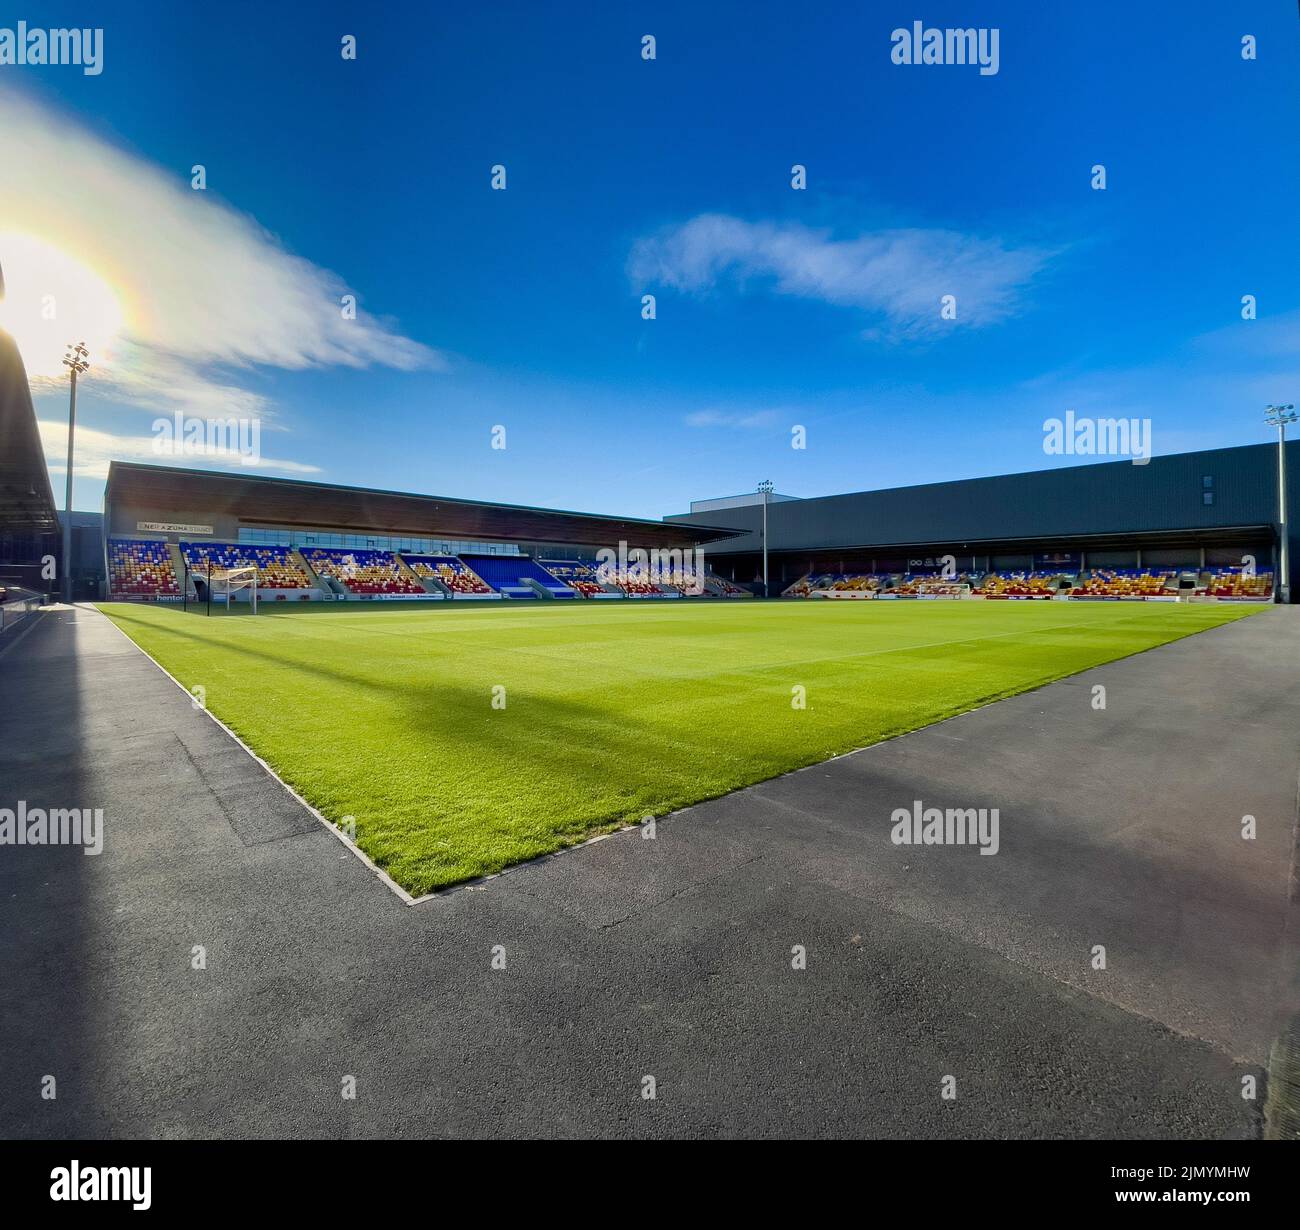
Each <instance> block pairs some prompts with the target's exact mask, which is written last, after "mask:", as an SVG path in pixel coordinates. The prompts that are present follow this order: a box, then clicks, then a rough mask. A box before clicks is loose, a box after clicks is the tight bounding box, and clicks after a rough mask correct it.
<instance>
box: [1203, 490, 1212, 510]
mask: <svg viewBox="0 0 1300 1230" xmlns="http://www.w3.org/2000/svg"><path fill="white" fill-rule="evenodd" d="M1201 503H1202V504H1204V505H1206V507H1209V505H1211V504H1213V503H1214V492H1213V491H1202V492H1201Z"/></svg>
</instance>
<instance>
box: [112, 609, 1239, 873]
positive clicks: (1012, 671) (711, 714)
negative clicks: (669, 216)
mask: <svg viewBox="0 0 1300 1230" xmlns="http://www.w3.org/2000/svg"><path fill="white" fill-rule="evenodd" d="M101 609H102V610H103V611H104V612H105V613H106V614H107V615H109V616H110V617H111V618H112V619H113V620H114V622H115V623H116V624H117V625H118V627H120V628H121V629H122V630H123V631H124V632H125V633H126V634H127V635H128V636H129V637H131V639H132V640H134V641H135V642H136V644H138V645H139V646H140V647H141V648H142V649H144V650H145V651H146V652H147V653H149V654H150V655H151V656H152V657H153V658H154V659H155V660H156V661H157V662H158V663H160V664H161V665H162V666H163V667H164V668H165V669H166V670H167V671H169V672H170V673H171V674H172V675H174V676H175V677H176V678H177V679H178V680H179V681H180V682H181V683H182V684H184V685H185V687H186V688H189V689H195V688H202V689H203V691H202V696H203V699H204V702H205V703H206V705H207V707H208V708H209V709H210V710H211V712H212V713H214V714H215V715H216V716H217V717H219V718H220V719H221V720H222V721H223V722H225V723H226V724H227V725H228V726H229V727H230V728H231V729H232V730H234V731H235V732H236V733H237V734H238V735H239V736H240V737H241V738H242V739H243V740H244V741H245V742H246V743H248V744H249V746H251V747H252V748H253V749H254V751H256V752H257V753H258V754H259V755H261V756H262V757H263V758H264V759H265V760H266V761H267V762H268V763H269V764H270V765H271V766H272V767H273V768H274V769H275V770H276V772H277V773H279V774H280V776H281V777H282V778H283V779H284V780H285V781H286V782H288V783H289V784H290V785H291V786H292V787H293V788H294V789H295V790H297V791H298V792H299V793H300V794H301V795H302V796H303V797H304V798H306V799H307V800H308V802H310V803H311V804H313V805H314V806H315V807H317V808H318V809H319V810H320V811H321V812H322V813H323V814H324V815H325V816H326V817H327V818H328V819H330V820H331V821H333V822H335V823H341V822H344V821H345V818H346V817H352V818H353V822H354V824H355V833H356V841H357V844H358V845H359V846H360V847H361V849H362V850H363V851H364V852H365V853H366V854H367V855H368V856H369V857H370V858H371V859H373V860H374V861H375V863H376V864H378V865H379V866H380V867H382V868H383V869H384V870H385V871H386V872H387V873H388V874H389V875H391V876H392V877H393V879H394V880H396V881H397V882H398V883H399V884H401V885H402V886H403V887H404V888H405V889H407V891H409V892H410V893H412V894H415V895H419V894H421V893H425V892H429V891H431V890H433V889H436V888H441V887H445V886H447V885H451V884H455V883H457V882H460V881H464V880H468V879H473V878H475V877H477V876H482V875H486V874H489V873H491V872H495V871H499V870H501V869H502V868H504V867H507V866H509V865H510V864H512V863H518V862H521V861H523V860H526V859H530V858H534V857H536V856H538V855H541V854H546V853H549V852H552V851H554V850H558V849H560V848H562V847H564V846H568V845H572V844H574V843H576V842H579V841H582V840H584V839H585V838H588V837H591V836H594V835H595V834H598V833H602V832H608V831H610V830H612V829H615V828H618V827H621V826H623V825H626V824H628V823H635V822H637V821H639V820H642V819H643V818H645V817H646V816H648V815H662V814H664V813H666V812H669V811H672V810H675V809H676V808H679V807H683V806H685V805H687V804H690V803H696V802H699V801H700V800H703V799H708V798H713V797H716V796H718V795H721V794H725V793H726V792H728V791H730V790H735V789H737V788H738V787H741V786H746V785H750V784H752V783H754V782H758V781H762V780H763V779H765V778H769V777H773V776H776V775H777V774H780V773H784V772H788V771H789V770H791V769H796V768H799V767H801V766H804V765H808V764H813V763H815V762H817V761H819V760H824V759H826V758H827V757H830V756H835V755H838V754H840V753H843V752H848V751H851V750H853V749H854V748H860V747H864V746H866V745H868V744H871V743H875V742H878V741H879V740H881V739H886V738H889V737H890V736H893V735H897V734H902V733H904V732H906V731H910V730H915V729H917V728H918V727H921V726H925V725H928V724H929V723H931V722H935V721H938V720H940V719H943V718H946V717H951V716H953V715H954V714H958V713H962V712H964V711H966V710H968V709H972V708H974V707H976V706H978V705H981V704H986V703H988V702H989V701H993V700H997V699H999V698H1001V697H1005V696H1010V695H1013V694H1014V693H1017V692H1022V691H1024V690H1026V689H1028V688H1034V687H1038V686H1040V685H1042V684H1044V683H1048V682H1050V681H1052V680H1054V679H1059V678H1061V677H1062V676H1065V675H1070V674H1074V673H1075V672H1078V671H1082V670H1087V669H1089V668H1090V667H1094V666H1097V665H1100V664H1101V663H1104V662H1109V661H1112V660H1114V659H1116V658H1121V657H1125V656H1127V655H1129V654H1134V653H1139V652H1141V651H1143V650H1146V649H1151V648H1153V647H1155V646H1157V645H1162V644H1165V643H1166V642H1168V641H1172V640H1177V639H1178V638H1180V637H1183V636H1187V635H1190V634H1192V633H1196V632H1201V631H1204V630H1205V629H1208V628H1213V627H1216V626H1217V625H1219V624H1222V623H1226V622H1228V621H1230V620H1233V619H1238V618H1241V617H1243V616H1246V615H1249V614H1251V613H1252V612H1253V611H1255V610H1258V609H1259V608H1248V607H1240V606H1222V605H1213V604H1182V603H1179V604H1173V603H1168V604H1167V603H1136V602H1134V603H1119V602H1098V603H1066V602H971V601H966V602H942V601H940V602H880V601H877V602H847V601H842V602H832V601H823V602H798V601H787V602H769V603H762V602H727V601H718V602H708V603H705V602H698V603H696V602H685V601H682V602H677V603H673V602H636V601H623V602H608V603H606V602H581V603H579V602H571V603H540V602H539V603H537V604H514V603H500V604H493V605H491V606H489V605H487V604H483V605H478V604H473V605H470V604H466V605H465V606H461V605H460V604H452V603H448V604H446V606H439V607H436V608H430V607H420V608H418V609H416V608H413V607H411V606H409V605H401V604H396V603H394V604H391V605H390V604H380V603H374V604H351V603H349V604H338V605H334V604H321V605H315V604H313V605H312V606H311V607H307V606H295V607H287V608H274V607H273V608H268V609H266V610H264V611H263V612H262V613H261V614H259V615H257V616H256V617H254V616H252V615H249V614H247V613H243V614H233V615H223V616H221V617H214V618H207V617H205V616H204V615H203V614H201V613H195V612H193V611H191V612H183V611H182V610H180V609H179V608H177V607H165V606H141V605H134V604H129V603H103V604H101ZM1081 703H1083V702H1081Z"/></svg>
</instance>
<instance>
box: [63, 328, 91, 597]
mask: <svg viewBox="0 0 1300 1230" xmlns="http://www.w3.org/2000/svg"><path fill="white" fill-rule="evenodd" d="M89 360H90V351H89V350H87V349H86V343H85V342H78V343H77V344H76V345H75V346H74V345H73V344H72V343H71V342H69V343H68V353H67V354H65V355H64V356H63V366H64V367H66V368H67V369H68V375H69V376H70V377H71V381H72V383H71V388H70V390H69V392H68V485H67V487H66V488H65V495H64V500H63V601H64V602H68V603H70V602H71V601H72V436H73V432H74V431H76V428H77V377H78V376H79V375H81V373H82V372H85V371H88V370H89V368H90V362H89Z"/></svg>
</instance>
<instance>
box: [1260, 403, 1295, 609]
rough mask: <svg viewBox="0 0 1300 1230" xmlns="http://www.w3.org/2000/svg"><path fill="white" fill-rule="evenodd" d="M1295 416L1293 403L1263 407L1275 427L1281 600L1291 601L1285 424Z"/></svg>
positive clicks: (1267, 418)
mask: <svg viewBox="0 0 1300 1230" xmlns="http://www.w3.org/2000/svg"><path fill="white" fill-rule="evenodd" d="M1297 417H1300V416H1298V415H1297V414H1296V410H1295V406H1293V405H1286V406H1265V407H1264V422H1266V423H1271V424H1272V425H1273V426H1274V427H1276V428H1277V520H1278V532H1279V533H1280V534H1281V536H1282V562H1281V571H1282V577H1281V582H1280V588H1281V591H1282V601H1283V602H1290V601H1291V544H1290V542H1289V541H1288V534H1289V532H1290V531H1289V530H1288V527H1287V523H1286V425H1287V424H1288V423H1294V422H1295V421H1296V419H1297Z"/></svg>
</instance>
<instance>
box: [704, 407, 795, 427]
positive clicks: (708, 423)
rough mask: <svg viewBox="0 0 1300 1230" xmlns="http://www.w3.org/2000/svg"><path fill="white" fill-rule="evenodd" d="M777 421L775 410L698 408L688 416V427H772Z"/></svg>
mask: <svg viewBox="0 0 1300 1230" xmlns="http://www.w3.org/2000/svg"><path fill="white" fill-rule="evenodd" d="M776 421H777V413H776V411H775V410H754V411H748V412H736V411H729V410H697V411H695V412H694V413H693V414H688V415H687V416H686V425H687V427H744V428H752V429H757V428H762V427H771V426H772V424H773V423H775V422H776Z"/></svg>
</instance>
